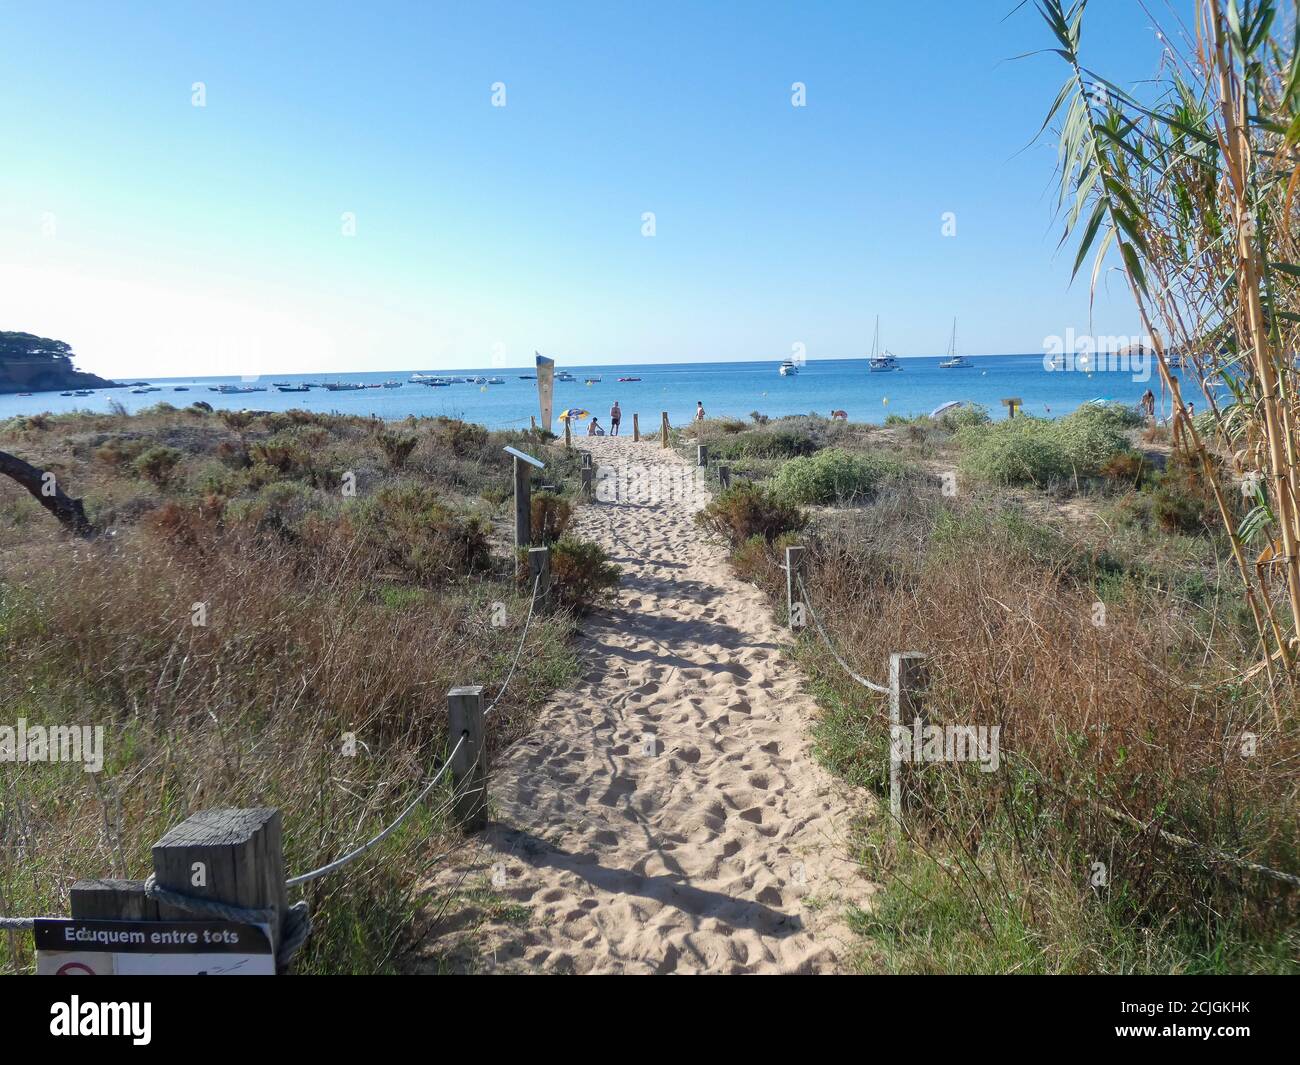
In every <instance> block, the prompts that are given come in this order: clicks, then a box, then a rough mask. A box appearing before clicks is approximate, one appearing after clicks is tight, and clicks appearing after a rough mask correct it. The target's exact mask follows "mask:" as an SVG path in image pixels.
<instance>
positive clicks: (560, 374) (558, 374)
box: [555, 370, 577, 381]
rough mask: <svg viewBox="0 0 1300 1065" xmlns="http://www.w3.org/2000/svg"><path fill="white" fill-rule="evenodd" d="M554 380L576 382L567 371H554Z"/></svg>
mask: <svg viewBox="0 0 1300 1065" xmlns="http://www.w3.org/2000/svg"><path fill="white" fill-rule="evenodd" d="M555 379H556V380H557V381H576V380H577V378H576V377H574V376H573V374H571V373H569V371H568V370H556V371H555Z"/></svg>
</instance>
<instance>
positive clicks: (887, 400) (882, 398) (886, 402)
mask: <svg viewBox="0 0 1300 1065" xmlns="http://www.w3.org/2000/svg"><path fill="white" fill-rule="evenodd" d="M880 402H881V403H883V404H884V405H885V406H886V407H888V406H889V397H888V396H881V397H880Z"/></svg>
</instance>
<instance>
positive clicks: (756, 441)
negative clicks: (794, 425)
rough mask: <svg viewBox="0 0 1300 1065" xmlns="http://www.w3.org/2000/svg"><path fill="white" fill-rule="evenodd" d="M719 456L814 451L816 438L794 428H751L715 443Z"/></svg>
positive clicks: (779, 455) (771, 456)
mask: <svg viewBox="0 0 1300 1065" xmlns="http://www.w3.org/2000/svg"><path fill="white" fill-rule="evenodd" d="M714 449H715V450H716V452H717V455H718V457H719V458H725V459H738V458H755V459H789V458H794V457H796V456H798V455H811V454H812V453H813V452H815V451H816V450H817V444H816V442H815V441H814V440H813V439H812V437H810V436H809V435H808V434H807V433H801V432H798V431H796V430H794V429H749V430H746V431H745V432H743V433H736V434H734V435H732V436H728V437H727V438H726V439H724V440H718V441H716V442H715V443H714Z"/></svg>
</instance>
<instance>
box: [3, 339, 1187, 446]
mask: <svg viewBox="0 0 1300 1065" xmlns="http://www.w3.org/2000/svg"><path fill="white" fill-rule="evenodd" d="M939 361H940V359H939V358H938V357H933V358H905V359H900V360H899V363H900V365H901V366H902V367H903V368H902V369H901V370H897V371H893V372H888V373H870V372H869V371H868V370H867V363H866V360H865V359H843V360H821V361H817V360H809V361H808V362H807V364H806V365H805V366H804V367H803V368H802V369H801V370H800V371H799V373H798V375H797V376H793V377H781V376H780V375H779V374H778V373H777V367H778V365H779V363H778V362H777V361H773V360H769V361H764V362H714V363H696V364H653V365H644V364H643V365H628V366H590V367H583V366H564V367H561V368H562V369H567V370H569V371H570V372H571V373H573V374H574V375H575V376H576V377H577V381H574V382H568V383H566V382H556V384H555V400H554V410H555V413H556V414H558V413H559V412H560V411H561V410H563V409H564V408H565V407H582V408H584V409H587V410H590V411H592V412H593V413H595V414H597V415H599V416H600V418H601V422H602V424H604V423H605V421H606V420H607V417H608V413H609V408H610V406H611V404H612V403H613V401H614V400H615V399H617V400H618V401H619V405H620V406H621V407H622V408H623V411H624V419H623V425H624V429H625V431H630V430H631V427H632V413H633V412H634V411H635V412H638V413H640V415H641V424H642V426H643V427H644V428H646V429H653V428H654V427H655V426H657V425H658V423H659V412H660V411H663V410H666V411H668V416H669V419H670V420H671V421H672V423H673V424H674V425H682V424H685V423H686V422H687V421H688V420H689V419H690V418H691V417H692V415H693V414H694V411H695V402H696V400H700V401H701V402H703V404H704V409H705V411H706V412H707V413H708V414H709V415H732V416H738V417H742V418H745V417H748V416H749V414H750V412H751V411H755V410H757V411H761V412H762V413H764V414H767V415H772V416H777V415H782V414H808V413H810V412H816V413H818V414H823V415H826V414H829V413H830V412H831V411H832V410H844V411H846V412H847V413H848V416H849V418H850V420H852V421H865V422H883V421H884V420H885V418H886V416H888V415H890V414H901V415H912V414H922V413H925V414H928V413H929V412H930V411H931V410H933V409H934V408H935V407H938V406H939V405H940V404H943V403H947V402H949V401H951V400H968V401H973V402H976V403H982V404H984V406H986V407H988V409H989V411H990V413H991V414H992V415H993V417H994V418H1002V417H1005V415H1006V410H1005V408H1004V407H1003V406H1002V404H1001V400H1002V399H1004V398H1008V397H1017V398H1019V399H1021V400H1023V401H1024V408H1023V409H1024V412H1025V413H1027V414H1035V415H1040V416H1046V417H1058V416H1060V415H1063V414H1068V413H1069V412H1070V411H1072V410H1074V409H1076V408H1077V407H1078V406H1079V405H1080V404H1083V403H1087V402H1089V401H1091V400H1095V399H1104V400H1106V401H1107V402H1109V403H1121V404H1126V405H1133V404H1136V403H1137V401H1138V398H1139V397H1140V396H1141V395H1142V393H1143V392H1144V391H1146V389H1147V388H1148V387H1150V388H1151V389H1152V390H1153V391H1154V392H1155V393H1156V394H1157V395H1159V393H1160V388H1159V385H1158V383H1157V382H1156V379H1155V370H1154V367H1153V368H1152V371H1151V372H1152V377H1151V379H1150V380H1137V379H1135V377H1141V376H1142V375H1140V374H1138V375H1135V374H1133V373H1132V372H1120V371H1118V370H1111V371H1098V372H1094V373H1084V372H1082V371H1077V370H1068V371H1066V370H1053V371H1048V370H1046V369H1044V367H1043V359H1042V356H1041V355H977V356H974V357H972V358H971V360H970V361H971V362H972V363H973V366H972V367H971V368H969V369H948V370H945V369H940V368H939ZM426 372H430V373H437V374H442V375H447V376H450V375H457V376H464V375H483V376H487V377H491V376H494V375H495V376H498V377H503V378H505V383H504V384H500V385H474V384H457V385H451V386H450V387H447V388H429V387H427V386H425V385H420V384H412V383H409V382H408V381H407V378H409V377H410V375H411V372H410V371H409V370H400V371H399V370H391V371H386V372H371V373H352V374H327V375H323V376H322V375H320V374H277V375H274V376H270V377H264V378H261V379H258V380H256V381H248V380H243V381H241V379H240V378H235V377H221V378H197V379H187V378H166V379H161V378H160V379H158V380H156V381H154V382H153V383H154V384H157V385H159V386H161V387H162V391H160V392H151V393H148V394H146V395H132V394H131V391H130V389H125V388H117V389H112V390H107V389H106V390H103V391H99V392H96V393H95V394H94V395H93V396H89V397H75V396H74V397H63V396H60V395H59V394H58V393H57V392H41V393H37V394H36V395H33V396H30V397H23V396H14V395H8V396H0V419H3V418H7V417H12V416H13V415H15V414H31V413H36V412H40V411H52V412H59V411H69V410H78V409H88V410H93V411H105V410H107V409H108V405H109V402H110V400H117V401H119V402H120V403H122V404H123V405H124V406H125V407H126V408H127V409H128V410H139V409H142V408H144V407H149V406H153V405H154V404H156V403H160V402H167V403H171V404H173V405H175V406H184V405H186V404H189V403H192V402H194V401H195V400H198V399H202V400H205V401H206V402H208V403H210V404H212V406H213V407H216V408H223V407H225V408H232V409H241V408H245V407H247V408H249V409H254V410H288V409H290V408H294V407H298V408H304V409H306V410H313V411H338V412H340V413H343V414H361V415H369V414H375V415H378V416H379V417H381V418H386V419H396V418H404V417H406V416H407V415H410V414H415V415H438V414H445V415H450V416H452V417H457V418H464V419H465V420H467V421H474V422H480V423H482V424H484V425H487V426H489V427H491V428H507V427H512V426H513V427H524V426H527V425H528V422H529V416H530V415H533V414H536V413H537V412H538V404H537V383H536V381H523V380H520V375H521V374H526V373H531V372H532V371H531V370H528V369H523V368H515V369H500V368H498V369H480V370H441V369H439V370H430V371H426ZM589 376H590V377H595V376H599V377H600V378H601V381H600V382H599V383H597V384H591V385H587V384H584V383H583V379H584V378H585V377H589ZM627 376H636V377H640V378H641V379H642V380H641V381H640V382H639V383H624V384H620V383H619V382H618V378H619V377H627ZM392 380H398V381H401V382H402V386H401V387H400V388H392V389H388V388H370V389H365V390H362V391H357V392H327V391H326V390H325V389H323V388H316V389H313V390H312V391H311V392H305V393H282V392H278V391H277V390H276V389H275V388H274V386H273V385H272V384H271V382H272V381H285V382H304V381H310V382H315V383H319V382H322V381H329V382H331V383H333V382H336V381H340V382H341V381H355V382H363V383H376V382H382V381H392ZM241 383H243V384H253V385H257V386H265V387H266V388H267V391H265V392H254V393H250V394H245V395H235V396H223V395H219V394H217V393H215V392H210V391H208V388H207V386H208V385H210V384H241ZM177 386H182V387H188V389H189V390H188V391H183V392H177V391H175V389H176V387H177ZM1184 391H1185V393H1186V394H1187V396H1188V398H1192V399H1196V400H1197V401H1198V406H1199V405H1200V399H1201V397H1200V392H1199V389H1195V388H1194V387H1191V377H1190V375H1187V379H1186V384H1185V385H1184ZM555 427H556V428H558V427H559V426H558V423H557V424H556V426H555Z"/></svg>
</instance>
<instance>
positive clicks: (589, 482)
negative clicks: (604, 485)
mask: <svg viewBox="0 0 1300 1065" xmlns="http://www.w3.org/2000/svg"><path fill="white" fill-rule="evenodd" d="M579 472H580V473H581V474H582V498H583V499H587V500H590V499H591V497H592V491H593V488H594V483H595V482H594V478H595V476H596V471H595V469H594V468H593V467H591V466H583V467H582V469H581V470H580V471H579Z"/></svg>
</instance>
